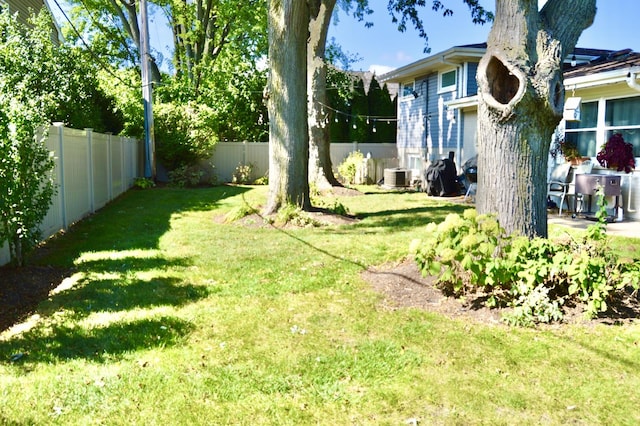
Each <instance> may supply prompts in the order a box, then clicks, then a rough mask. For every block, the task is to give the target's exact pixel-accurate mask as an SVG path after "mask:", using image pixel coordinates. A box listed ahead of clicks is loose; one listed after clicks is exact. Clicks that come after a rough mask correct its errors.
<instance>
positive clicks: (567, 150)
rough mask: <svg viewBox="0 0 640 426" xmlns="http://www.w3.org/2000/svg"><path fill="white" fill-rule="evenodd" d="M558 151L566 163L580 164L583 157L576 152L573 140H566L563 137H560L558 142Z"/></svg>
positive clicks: (576, 146) (576, 147)
mask: <svg viewBox="0 0 640 426" xmlns="http://www.w3.org/2000/svg"><path fill="white" fill-rule="evenodd" d="M559 144H560V152H561V153H562V155H563V156H564V159H565V160H566V161H567V163H571V164H572V165H574V166H575V165H578V164H580V163H581V162H582V161H583V160H584V159H583V158H582V155H580V152H578V145H576V143H575V142H573V141H567V140H565V139H561V140H560V142H559Z"/></svg>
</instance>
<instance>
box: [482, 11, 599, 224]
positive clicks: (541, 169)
mask: <svg viewBox="0 0 640 426" xmlns="http://www.w3.org/2000/svg"><path fill="white" fill-rule="evenodd" d="M595 3H596V1H595V0H572V1H570V2H569V1H565V0H549V1H548V2H547V4H546V5H545V6H544V8H543V9H542V10H540V11H538V0H496V14H495V21H494V24H493V27H492V29H491V32H490V33H489V39H488V41H487V52H486V54H485V56H484V57H483V58H482V60H481V61H480V65H479V67H478V74H477V79H478V86H479V95H480V96H479V107H478V196H477V209H478V212H479V213H495V214H497V216H498V220H499V221H500V224H501V225H502V226H503V227H504V228H505V229H506V230H507V232H509V233H512V232H517V233H520V234H522V235H526V236H529V237H533V236H544V237H546V236H547V209H546V194H547V190H546V179H547V158H548V154H549V145H550V142H551V136H552V134H553V131H554V129H555V127H556V126H557V125H558V123H559V122H560V119H561V117H562V110H563V107H564V86H563V83H562V61H563V58H565V56H566V54H567V52H571V51H572V50H573V48H574V47H575V44H576V42H577V40H578V37H579V36H580V34H581V33H582V31H583V30H584V29H585V28H587V27H589V25H591V23H592V22H593V18H594V17H595V13H596V8H595Z"/></svg>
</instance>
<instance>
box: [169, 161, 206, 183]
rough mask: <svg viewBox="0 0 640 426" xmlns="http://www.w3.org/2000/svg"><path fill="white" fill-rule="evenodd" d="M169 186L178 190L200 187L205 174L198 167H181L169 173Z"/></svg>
mask: <svg viewBox="0 0 640 426" xmlns="http://www.w3.org/2000/svg"><path fill="white" fill-rule="evenodd" d="M168 174H169V185H171V186H175V187H177V188H185V187H193V186H198V185H199V184H200V181H201V180H202V176H203V175H204V172H203V171H202V170H200V169H198V168H197V167H193V166H192V167H188V166H180V167H177V168H176V169H174V170H171V171H170V172H169V173H168Z"/></svg>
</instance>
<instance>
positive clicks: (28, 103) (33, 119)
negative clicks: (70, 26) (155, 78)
mask: <svg viewBox="0 0 640 426" xmlns="http://www.w3.org/2000/svg"><path fill="white" fill-rule="evenodd" d="M50 22H51V21H50V19H48V18H47V17H46V16H45V15H43V14H41V15H40V16H39V17H38V18H37V19H34V27H33V28H32V29H31V30H27V29H26V28H25V27H23V26H22V25H20V24H19V23H18V22H17V21H16V16H13V15H10V14H9V12H8V11H6V10H5V11H4V12H2V13H0V32H1V33H2V38H3V40H2V43H0V75H1V76H2V78H0V246H2V244H3V243H5V242H8V244H9V252H10V257H11V262H12V263H14V264H17V265H20V266H22V265H24V264H25V262H26V254H27V253H28V252H29V251H30V250H31V249H33V248H34V246H35V245H36V244H37V242H38V241H39V237H40V229H39V227H40V223H41V222H42V219H43V218H44V217H45V215H46V213H47V211H48V210H49V206H50V205H51V198H52V196H53V194H54V192H55V188H54V185H53V181H52V176H51V174H52V170H53V168H54V159H53V156H52V155H51V153H50V152H49V150H48V149H47V148H46V146H45V145H44V143H43V142H44V140H45V137H44V136H43V135H42V132H41V131H40V130H39V129H42V128H48V125H47V122H48V113H49V112H50V111H51V110H52V109H53V108H55V105H56V99H59V98H60V96H61V93H60V92H57V91H56V88H57V87H58V83H59V80H60V79H64V78H66V76H65V75H59V73H57V68H56V60H55V55H54V48H53V46H52V43H51V38H50V28H51V27H50V26H48V25H49V24H50ZM39 133H40V135H39V136H38V134H39Z"/></svg>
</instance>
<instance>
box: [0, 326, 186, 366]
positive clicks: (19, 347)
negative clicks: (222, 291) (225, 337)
mask: <svg viewBox="0 0 640 426" xmlns="http://www.w3.org/2000/svg"><path fill="white" fill-rule="evenodd" d="M192 329H193V325H191V324H190V323H189V322H187V321H184V320H182V319H179V318H175V317H170V316H164V317H160V318H144V319H137V320H134V321H118V322H112V323H109V324H108V325H106V326H94V327H78V326H69V325H65V324H60V325H57V326H54V327H53V329H51V330H49V331H47V330H43V329H42V328H34V329H33V330H30V331H27V332H25V333H22V334H21V335H20V336H18V337H15V338H13V339H10V340H9V341H0V354H1V356H0V362H2V363H7V362H9V363H13V364H19V365H22V366H23V368H25V369H26V370H27V371H28V370H30V364H33V363H55V362H59V361H65V360H72V359H86V360H89V361H93V362H106V361H109V360H110V359H112V358H113V357H117V356H119V355H122V354H125V353H129V352H135V351H137V350H142V349H149V348H154V347H167V346H174V345H176V344H178V343H179V342H180V341H181V339H183V338H184V336H186V335H187V334H188V333H189V332H190V331H191V330H192Z"/></svg>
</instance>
